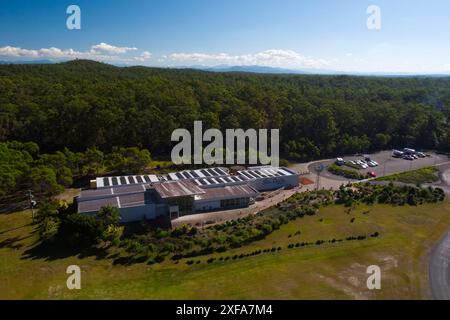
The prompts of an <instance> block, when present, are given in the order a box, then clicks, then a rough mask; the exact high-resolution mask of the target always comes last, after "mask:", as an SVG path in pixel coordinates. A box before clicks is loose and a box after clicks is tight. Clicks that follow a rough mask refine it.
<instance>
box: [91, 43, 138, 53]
mask: <svg viewBox="0 0 450 320" xmlns="http://www.w3.org/2000/svg"><path fill="white" fill-rule="evenodd" d="M136 50H137V48H130V47H116V46H112V45H110V44H107V43H104V42H102V43H99V44H97V45H95V46H92V47H91V52H93V53H107V54H124V53H127V52H128V51H136Z"/></svg>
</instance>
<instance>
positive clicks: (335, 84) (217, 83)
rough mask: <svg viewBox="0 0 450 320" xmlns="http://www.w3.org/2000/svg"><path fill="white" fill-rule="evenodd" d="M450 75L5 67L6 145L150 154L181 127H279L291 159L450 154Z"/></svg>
mask: <svg viewBox="0 0 450 320" xmlns="http://www.w3.org/2000/svg"><path fill="white" fill-rule="evenodd" d="M449 118H450V78H431V77H430V78H425V77H415V78H413V77H396V78H387V77H353V76H314V75H264V74H249V73H213V72H203V71H196V70H175V69H155V68H146V67H126V68H125V67H115V66H111V65H106V64H101V63H97V62H92V61H83V60H77V61H71V62H67V63H61V64H53V65H51V64H50V65H3V66H0V141H7V140H17V141H21V142H28V141H32V142H35V143H37V144H38V145H39V147H40V150H42V151H44V152H54V151H59V150H63V149H64V148H68V149H70V150H72V151H84V150H86V149H87V148H90V147H96V148H98V149H99V150H102V151H106V152H108V151H111V150H112V148H113V147H127V146H136V147H140V148H147V149H149V150H150V152H151V153H152V155H154V156H156V157H164V156H169V155H170V151H171V148H172V146H173V143H171V141H170V136H171V133H172V131H173V130H174V129H176V128H188V129H190V128H192V127H193V122H194V120H202V121H203V127H204V130H206V129H207V128H219V129H226V128H244V129H247V128H255V129H258V128H279V129H280V137H281V141H280V150H281V154H282V156H283V157H285V158H289V159H295V160H309V159H313V158H318V157H324V156H330V155H335V154H337V153H354V152H359V151H366V150H367V151H369V150H376V149H382V148H391V147H399V146H409V147H417V148H424V149H442V150H449V148H450V139H449V125H448V122H449Z"/></svg>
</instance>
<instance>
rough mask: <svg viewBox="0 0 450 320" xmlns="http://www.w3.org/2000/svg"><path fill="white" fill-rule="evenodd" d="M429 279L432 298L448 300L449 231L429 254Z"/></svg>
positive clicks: (449, 292)
mask: <svg viewBox="0 0 450 320" xmlns="http://www.w3.org/2000/svg"><path fill="white" fill-rule="evenodd" d="M429 277H430V285H431V292H432V294H433V298H434V299H437V300H450V230H449V231H448V232H447V234H446V235H445V236H444V238H442V240H441V241H440V242H439V243H438V244H437V245H436V246H435V247H434V249H433V251H432V252H431V256H430V264H429Z"/></svg>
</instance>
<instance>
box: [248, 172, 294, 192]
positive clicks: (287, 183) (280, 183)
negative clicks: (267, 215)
mask: <svg viewBox="0 0 450 320" xmlns="http://www.w3.org/2000/svg"><path fill="white" fill-rule="evenodd" d="M298 183H299V182H298V175H292V176H283V177H268V178H261V179H256V180H251V181H248V184H249V185H250V186H252V187H253V188H255V189H256V190H258V191H270V190H276V189H280V188H283V187H285V188H289V187H290V188H292V187H296V186H298Z"/></svg>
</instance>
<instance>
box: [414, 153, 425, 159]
mask: <svg viewBox="0 0 450 320" xmlns="http://www.w3.org/2000/svg"><path fill="white" fill-rule="evenodd" d="M416 154H417V155H418V156H419V158H425V157H426V155H425V153H423V152H417V153H416Z"/></svg>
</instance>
